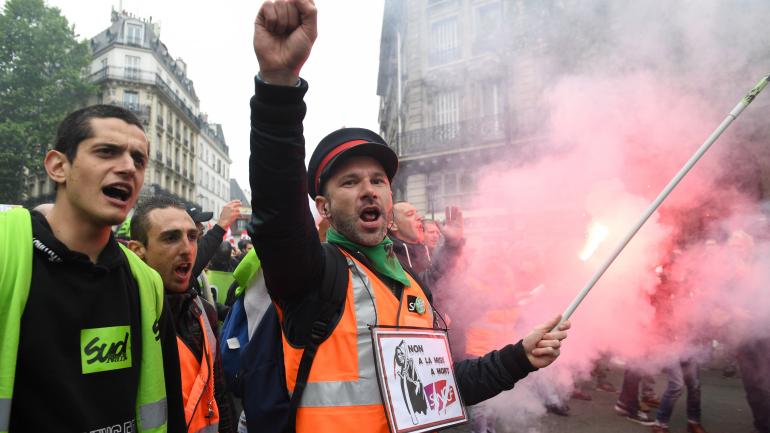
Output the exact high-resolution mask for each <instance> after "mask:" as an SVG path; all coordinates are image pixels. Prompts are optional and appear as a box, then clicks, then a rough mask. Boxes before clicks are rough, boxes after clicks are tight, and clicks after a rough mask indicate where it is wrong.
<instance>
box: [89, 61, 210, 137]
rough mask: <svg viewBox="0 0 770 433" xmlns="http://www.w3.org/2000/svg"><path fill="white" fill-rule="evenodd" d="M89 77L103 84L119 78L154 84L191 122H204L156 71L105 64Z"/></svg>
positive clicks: (196, 123)
mask: <svg viewBox="0 0 770 433" xmlns="http://www.w3.org/2000/svg"><path fill="white" fill-rule="evenodd" d="M88 78H89V80H91V81H92V82H94V83H96V84H101V83H103V82H105V81H108V80H119V81H130V82H133V83H142V84H148V85H153V86H155V87H156V88H157V89H158V90H160V92H161V93H162V94H164V95H165V96H166V97H167V98H168V99H169V100H170V101H172V102H173V103H174V106H175V107H176V108H177V109H179V111H181V112H182V114H183V115H184V116H185V117H186V118H187V120H188V121H189V122H190V123H192V124H193V125H195V126H197V127H198V128H200V127H201V125H202V124H203V122H202V121H201V118H200V116H199V115H197V114H195V113H194V112H193V111H192V110H191V109H190V107H189V106H188V105H187V104H186V103H185V102H184V101H183V100H182V98H180V97H179V96H178V95H177V94H176V92H174V90H173V89H172V88H171V86H169V84H168V83H167V82H166V81H165V80H163V78H161V76H160V75H158V74H157V73H156V72H154V71H146V70H143V69H138V68H122V67H119V66H105V67H104V68H102V69H100V70H98V71H96V72H94V73H93V74H91V75H90V76H89V77H88ZM169 126H170V125H169Z"/></svg>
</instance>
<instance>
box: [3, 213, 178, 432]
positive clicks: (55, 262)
mask: <svg viewBox="0 0 770 433" xmlns="http://www.w3.org/2000/svg"><path fill="white" fill-rule="evenodd" d="M32 235H33V238H34V240H35V242H34V245H35V249H34V253H33V257H32V281H31V284H30V288H29V298H28V299H27V303H26V306H25V308H24V313H23V315H22V319H21V329H20V332H19V335H20V337H19V352H18V353H19V355H18V360H17V365H16V380H15V383H14V392H13V402H12V411H11V419H10V429H9V431H10V432H16V433H18V432H54V431H93V430H99V429H105V428H111V427H113V426H115V425H120V426H121V428H125V427H127V426H130V424H131V423H133V422H134V420H135V417H136V399H137V391H138V384H139V370H140V367H139V365H140V360H141V357H142V353H141V348H142V337H141V329H140V326H139V324H140V323H141V321H140V307H139V305H140V304H139V289H138V287H137V284H136V281H135V280H134V278H133V276H132V275H131V269H130V268H129V265H128V261H127V259H126V257H125V255H124V254H123V252H122V251H121V250H120V247H119V246H118V244H117V242H116V241H115V239H114V238H113V237H112V236H110V240H109V241H108V243H107V245H106V246H105V248H104V250H102V252H101V254H100V255H99V257H98V260H97V262H96V263H92V262H91V260H90V259H89V258H88V256H86V255H85V254H81V253H78V252H75V251H72V250H70V249H69V248H67V247H66V246H65V245H64V244H63V243H61V242H60V241H59V240H58V239H56V237H55V236H54V234H53V232H52V230H51V227H50V225H49V224H48V222H47V220H46V219H45V217H44V216H43V215H41V214H40V213H38V212H32ZM2 248H13V246H11V245H3V246H2ZM110 330H113V331H119V335H125V334H126V333H128V334H130V337H127V338H129V339H130V340H129V341H128V343H130V348H131V349H130V353H126V354H125V355H126V356H125V357H123V359H125V360H129V359H130V362H126V361H123V362H115V363H113V364H112V365H110V363H109V362H108V363H106V364H105V366H106V367H105V368H108V369H105V370H104V371H95V370H93V369H91V370H88V369H86V367H84V366H86V365H87V362H88V360H90V359H92V358H89V356H91V355H92V354H93V355H94V356H96V353H95V351H94V350H88V346H87V343H88V342H89V341H85V340H84V337H83V336H84V335H86V334H84V332H85V333H88V332H93V333H95V334H94V335H97V334H98V335H100V336H102V338H104V337H105V336H109V335H117V334H113V333H110ZM129 331H130V332H129ZM158 331H159V333H158V338H160V342H161V347H162V352H163V370H164V371H163V372H164V377H165V382H166V398H167V402H168V431H169V432H180V433H181V432H184V431H185V430H186V425H185V419H184V407H183V405H182V394H181V387H182V385H181V377H180V374H179V355H178V352H177V344H176V334H175V333H174V326H173V323H172V322H171V317H170V316H169V311H168V304H167V303H165V302H164V307H163V311H162V313H161V316H160V319H159V321H158ZM84 344H85V346H84ZM107 346H110V344H107ZM124 346H125V345H124ZM114 347H115V348H116V350H115V354H117V355H121V354H120V353H119V352H120V350H119V349H118V348H119V347H120V346H119V345H115V346H114ZM94 348H96V346H94V347H92V349H94ZM107 351H108V350H107V348H106V347H105V348H103V349H102V352H101V355H102V356H104V357H107V356H109V355H108V353H106V352H107ZM126 352H128V351H126ZM121 357H122V355H121V356H116V357H114V360H116V361H119V360H120V358H121ZM84 369H85V370H86V371H84ZM132 430H133V428H132Z"/></svg>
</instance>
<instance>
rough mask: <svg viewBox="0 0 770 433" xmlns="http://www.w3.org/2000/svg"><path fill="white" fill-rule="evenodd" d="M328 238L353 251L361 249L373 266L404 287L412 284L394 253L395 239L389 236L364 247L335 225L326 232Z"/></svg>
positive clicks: (329, 240) (331, 242)
mask: <svg viewBox="0 0 770 433" xmlns="http://www.w3.org/2000/svg"><path fill="white" fill-rule="evenodd" d="M326 240H327V241H328V242H329V243H330V244H335V245H340V246H343V247H346V248H347V249H349V250H351V251H361V252H362V253H364V255H365V256H366V258H368V259H369V261H370V262H372V266H374V269H375V270H376V271H377V272H379V273H380V274H382V275H385V276H386V277H390V278H392V279H394V280H396V281H398V282H399V283H401V284H403V285H404V287H409V286H410V283H409V278H407V276H406V272H405V271H404V268H402V267H401V263H399V261H398V258H397V257H396V255H395V254H393V241H392V240H390V238H388V237H387V236H385V239H383V240H382V242H380V243H379V244H377V245H375V246H373V247H364V246H361V245H358V244H357V243H354V242H351V241H349V240H348V239H347V238H345V237H344V236H342V235H341V234H340V233H339V232H338V231H337V230H334V228H333V227H329V231H327V232H326Z"/></svg>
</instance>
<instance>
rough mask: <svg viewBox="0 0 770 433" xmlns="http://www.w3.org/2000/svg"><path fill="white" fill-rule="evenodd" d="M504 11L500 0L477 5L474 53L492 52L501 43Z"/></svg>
mask: <svg viewBox="0 0 770 433" xmlns="http://www.w3.org/2000/svg"><path fill="white" fill-rule="evenodd" d="M502 16H503V11H502V7H501V5H500V3H499V2H492V3H486V4H483V5H480V6H478V7H476V9H475V14H474V17H475V24H474V29H475V31H474V38H473V53H474V54H480V53H484V52H492V51H495V50H496V49H497V46H498V45H499V43H500V29H501V28H502Z"/></svg>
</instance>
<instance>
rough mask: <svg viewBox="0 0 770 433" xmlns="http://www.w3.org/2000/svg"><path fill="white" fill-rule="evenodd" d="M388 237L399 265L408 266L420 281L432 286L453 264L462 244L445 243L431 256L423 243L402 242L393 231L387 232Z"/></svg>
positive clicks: (458, 255)
mask: <svg viewBox="0 0 770 433" xmlns="http://www.w3.org/2000/svg"><path fill="white" fill-rule="evenodd" d="M388 237H389V238H390V240H392V241H393V252H394V253H395V254H396V257H398V261H399V262H400V263H401V265H402V266H404V267H405V268H410V269H411V270H412V271H413V272H412V273H413V274H416V275H417V276H419V277H420V282H422V283H424V284H427V285H428V286H430V287H434V286H435V285H436V283H438V280H439V279H440V278H441V277H442V276H443V275H445V274H446V273H448V272H449V271H450V270H451V269H452V268H453V267H454V266H455V264H456V263H457V260H458V259H459V257H460V253H462V244H461V245H458V246H452V245H449V244H447V243H445V244H444V245H442V246H441V248H439V249H438V250H436V253H435V254H434V255H433V256H432V257H431V255H430V253H429V252H428V248H427V247H426V246H425V245H423V244H413V243H409V242H404V241H402V240H401V239H399V238H397V237H396V236H395V235H394V234H393V233H388Z"/></svg>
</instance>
